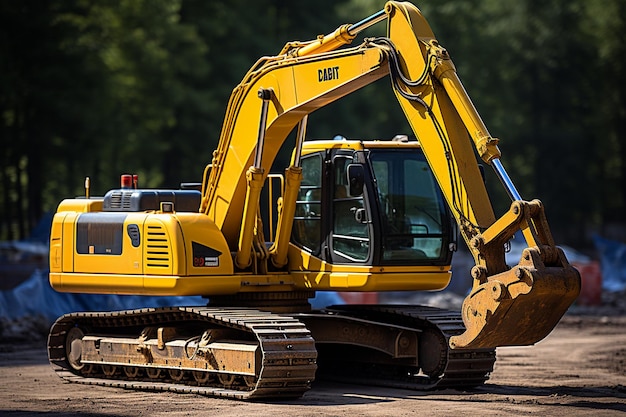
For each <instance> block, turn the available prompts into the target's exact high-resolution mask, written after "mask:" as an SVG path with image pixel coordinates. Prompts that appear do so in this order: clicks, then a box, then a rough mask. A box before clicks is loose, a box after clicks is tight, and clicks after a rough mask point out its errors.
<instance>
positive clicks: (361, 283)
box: [289, 245, 451, 291]
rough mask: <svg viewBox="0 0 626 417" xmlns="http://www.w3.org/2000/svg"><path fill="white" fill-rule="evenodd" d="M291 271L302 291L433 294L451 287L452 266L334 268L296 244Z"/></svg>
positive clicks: (341, 266)
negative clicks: (422, 292) (417, 292)
mask: <svg viewBox="0 0 626 417" xmlns="http://www.w3.org/2000/svg"><path fill="white" fill-rule="evenodd" d="M289 249H290V250H289V260H290V270H291V275H292V278H293V279H294V282H295V286H296V287H297V288H298V289H309V290H315V291H429V290H441V289H444V288H446V287H447V286H448V284H449V283H450V278H451V271H450V266H449V265H446V266H365V265H348V264H345V265H334V264H331V263H328V262H324V261H322V260H320V259H319V258H316V257H315V256H311V254H310V253H308V252H307V251H305V250H302V249H300V248H298V247H296V246H294V245H291V246H290V248H289Z"/></svg>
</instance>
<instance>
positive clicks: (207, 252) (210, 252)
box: [191, 242, 222, 267]
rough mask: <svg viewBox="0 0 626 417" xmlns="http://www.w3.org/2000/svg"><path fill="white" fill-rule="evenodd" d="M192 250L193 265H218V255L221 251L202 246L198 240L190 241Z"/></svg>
mask: <svg viewBox="0 0 626 417" xmlns="http://www.w3.org/2000/svg"><path fill="white" fill-rule="evenodd" d="M191 247H192V251H193V266H195V267H216V266H220V255H221V254H222V252H220V251H218V250H215V249H213V248H210V247H208V246H204V245H203V244H201V243H198V242H191Z"/></svg>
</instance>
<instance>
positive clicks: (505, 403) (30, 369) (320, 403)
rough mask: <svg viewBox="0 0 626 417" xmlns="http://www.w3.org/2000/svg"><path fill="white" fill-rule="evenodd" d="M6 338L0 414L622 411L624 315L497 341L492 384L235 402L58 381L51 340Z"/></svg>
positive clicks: (346, 390)
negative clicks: (518, 341)
mask: <svg viewBox="0 0 626 417" xmlns="http://www.w3.org/2000/svg"><path fill="white" fill-rule="evenodd" d="M39 339H40V340H38V341H37V342H22V343H17V342H16V341H15V340H14V341H12V342H9V341H7V340H2V341H0V415H2V416H14V417H27V416H42V415H45V416H49V417H56V416H94V417H99V416H171V417H176V416H201V415H202V416H205V415H219V416H220V417H230V416H233V417H234V416H237V417H240V416H252V415H254V416H256V417H269V416H271V417H276V416H279V415H289V416H356V415H360V416H381V417H382V416H411V415H424V414H428V415H429V416H450V415H454V416H476V415H481V416H494V415H518V416H519V415H541V416H556V415H567V416H582V415H589V414H593V415H594V416H614V415H620V414H624V415H626V316H624V315H617V316H592V317H590V316H580V315H573V316H572V315H568V316H566V317H565V318H564V319H563V320H562V322H561V323H560V324H559V325H558V327H557V328H556V329H555V330H554V331H553V333H552V334H550V336H548V337H547V338H546V339H545V340H543V341H541V342H540V343H538V344H537V345H535V346H532V347H515V348H499V349H498V351H497V355H498V360H497V362H496V367H495V370H494V372H493V373H492V375H491V378H490V380H489V381H488V383H487V384H486V385H484V386H482V387H480V388H478V389H475V390H472V391H457V390H444V391H435V392H428V393H423V392H415V391H407V390H399V389H389V388H378V387H367V386H360V385H347V384H339V383H332V382H324V381H316V382H315V384H314V385H313V389H312V390H310V391H308V392H307V393H306V394H305V395H304V396H303V397H302V398H300V399H298V400H289V401H274V402H239V401H233V400H225V399H216V398H209V397H203V396H197V395H191V394H171V393H155V392H134V391H128V390H123V389H115V388H106V387H97V386H85V385H79V384H69V383H64V382H62V381H61V380H60V379H59V378H58V377H57V376H56V375H55V374H54V372H53V371H52V369H51V368H50V366H49V365H48V362H47V355H46V350H45V341H44V340H43V339H41V337H40V338H39Z"/></svg>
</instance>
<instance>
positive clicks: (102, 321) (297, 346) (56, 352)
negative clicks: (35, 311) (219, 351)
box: [48, 307, 317, 400]
mask: <svg viewBox="0 0 626 417" xmlns="http://www.w3.org/2000/svg"><path fill="white" fill-rule="evenodd" d="M190 320H194V321H205V322H207V323H210V324H211V325H212V326H214V325H216V324H217V325H220V326H223V327H226V328H232V329H237V330H242V331H245V332H249V333H252V334H254V335H255V336H256V338H257V340H258V342H259V346H260V348H261V351H262V353H263V354H262V366H261V371H260V375H259V377H258V380H257V383H256V385H255V387H254V388H253V389H251V390H249V391H242V390H237V389H229V388H225V387H217V386H215V387H212V386H199V385H184V384H182V383H176V382H173V381H167V380H166V381H162V380H155V381H152V380H123V379H107V378H105V377H98V376H91V375H89V376H81V375H78V374H77V373H75V372H74V371H73V369H72V368H71V366H70V365H69V363H68V362H67V359H66V351H65V339H66V335H67V332H68V331H69V330H70V329H71V328H72V327H74V326H85V327H94V328H110V330H111V331H113V330H114V329H115V328H116V327H125V326H156V325H159V324H161V323H168V325H171V323H177V322H180V323H183V324H184V323H185V322H188V321H190ZM48 357H49V360H50V364H51V365H52V368H53V369H54V371H55V372H56V373H57V375H58V376H59V377H61V378H62V379H64V380H65V381H68V382H75V383H81V384H88V385H100V386H107V387H116V388H127V389H139V390H149V391H172V392H180V393H194V394H202V395H210V396H217V397H228V398H236V399H242V400H245V399H256V398H268V397H271V398H277V397H287V398H294V397H300V396H302V394H303V393H304V392H305V391H307V390H308V389H310V386H311V382H312V381H313V380H314V379H315V371H316V369H317V365H316V358H317V351H316V349H315V342H314V341H313V338H312V337H311V335H310V332H309V331H308V330H307V329H306V327H305V326H304V325H303V324H302V323H300V322H299V321H298V320H296V319H294V318H293V317H290V316H283V315H277V314H272V313H268V312H262V311H258V310H250V309H224V308H209V307H165V308H149V309H140V310H129V311H119V312H106V313H71V314H66V315H64V316H61V317H60V318H59V319H58V320H57V321H56V322H55V323H54V324H53V326H52V328H51V330H50V335H49V337H48Z"/></svg>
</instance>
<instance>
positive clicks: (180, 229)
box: [50, 199, 240, 295]
mask: <svg viewBox="0 0 626 417" xmlns="http://www.w3.org/2000/svg"><path fill="white" fill-rule="evenodd" d="M101 207H102V204H101V202H100V203H99V204H98V203H97V202H95V204H94V201H91V200H80V199H76V200H65V201H63V202H62V203H61V204H60V205H59V209H58V212H57V214H55V216H54V219H53V224H52V229H51V238H50V244H51V250H50V283H51V285H52V287H53V288H54V289H56V290H58V291H67V292H89V293H115V294H122V293H123V294H155V295H156V294H159V295H198V294H199V295H203V294H209V293H233V292H236V291H237V290H238V289H239V287H240V283H239V279H237V278H236V277H235V276H234V275H233V274H234V269H233V263H232V258H231V255H230V251H229V250H228V246H227V245H226V241H225V240H224V238H223V236H222V234H221V232H220V231H219V230H218V229H217V227H216V226H215V224H214V223H213V222H211V221H210V220H209V219H208V217H207V216H205V215H203V214H200V213H160V212H154V211H148V212H96V211H94V210H95V209H97V208H101ZM86 213H89V214H96V215H97V216H98V217H93V218H90V219H88V221H87V222H88V223H89V220H92V219H95V221H92V222H91V224H88V225H87V226H84V227H83V231H80V230H79V229H80V227H81V226H79V224H80V222H81V216H84V215H85V214H86ZM107 216H108V217H110V219H109V223H106V221H107ZM82 218H83V219H85V217H82ZM103 218H104V223H106V225H105V227H100V228H99V227H98V222H99V221H100V222H102V221H101V220H100V219H103ZM94 223H95V224H94ZM129 227H134V228H135V229H136V230H137V231H138V236H139V240H138V241H135V242H133V235H132V233H130V232H127V231H128V229H129ZM116 232H117V234H115V233H116ZM81 233H82V235H81ZM109 235H110V236H109ZM113 235H114V236H113ZM81 236H82V237H81ZM198 247H200V249H197V248H198ZM207 251H208V252H207Z"/></svg>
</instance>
